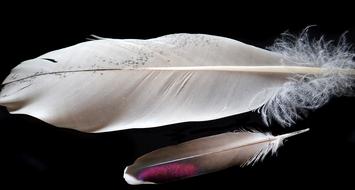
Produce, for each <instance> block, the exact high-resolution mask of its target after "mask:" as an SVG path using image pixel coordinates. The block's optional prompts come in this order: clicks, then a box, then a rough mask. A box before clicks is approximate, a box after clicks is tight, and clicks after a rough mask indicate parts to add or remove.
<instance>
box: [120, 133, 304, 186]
mask: <svg viewBox="0 0 355 190" xmlns="http://www.w3.org/2000/svg"><path fill="white" fill-rule="evenodd" d="M306 131H308V129H304V130H300V131H296V132H292V133H288V134H283V135H279V136H273V135H271V134H269V133H261V132H256V131H254V132H249V131H241V132H228V133H223V134H219V135H214V136H209V137H203V138H199V139H195V140H191V141H187V142H184V143H181V144H178V145H173V146H168V147H164V148H161V149H158V150H155V151H153V152H150V153H147V154H145V155H143V156H141V157H140V158H138V159H137V160H136V161H135V162H134V163H133V164H132V165H130V166H128V167H126V169H125V171H124V179H125V180H126V181H127V183H129V184H131V185H139V184H154V183H164V182H169V181H174V180H179V179H184V178H188V177H193V176H198V175H202V174H207V173H211V172H215V171H218V170H221V169H225V168H228V167H231V166H235V165H239V166H247V165H252V164H254V163H255V162H258V161H261V160H262V159H264V158H265V156H266V155H267V154H268V153H270V152H271V153H275V152H276V150H277V149H278V148H279V147H280V145H282V142H283V140H284V139H285V138H288V137H290V136H294V135H297V134H300V133H304V132H306Z"/></svg>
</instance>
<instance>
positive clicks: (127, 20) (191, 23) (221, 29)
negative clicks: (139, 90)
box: [0, 2, 355, 189]
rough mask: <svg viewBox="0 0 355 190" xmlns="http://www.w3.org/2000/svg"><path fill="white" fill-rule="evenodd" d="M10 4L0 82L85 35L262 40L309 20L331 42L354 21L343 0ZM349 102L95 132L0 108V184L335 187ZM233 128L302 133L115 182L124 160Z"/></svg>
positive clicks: (352, 31)
mask: <svg viewBox="0 0 355 190" xmlns="http://www.w3.org/2000/svg"><path fill="white" fill-rule="evenodd" d="M59 5H60V6H59ZM163 5H164V6H163ZM206 5H207V6H206ZM280 5H281V6H282V7H278V6H280ZM13 7H14V6H9V7H8V11H7V12H3V13H2V14H3V15H2V21H3V22H2V29H1V30H2V33H3V35H2V47H3V50H2V52H3V53H2V58H3V59H2V61H1V63H0V64H1V65H0V66H1V67H0V68H1V69H0V71H1V73H0V79H1V80H3V79H4V78H5V77H6V76H7V75H8V73H9V72H10V70H11V68H13V67H14V66H16V65H17V64H19V63H20V62H21V61H23V60H26V59H30V58H33V57H36V56H39V55H41V54H43V53H46V52H48V51H52V50H55V49H59V48H63V47H66V46H70V45H74V44H76V43H79V42H82V41H85V40H86V38H88V37H90V35H91V34H95V35H98V36H102V37H111V38H144V39H145V38H152V37H158V36H161V35H165V34H170V33H179V32H187V33H206V34H213V35H221V36H225V37H230V38H233V39H236V40H239V41H242V42H245V43H248V44H252V45H255V46H258V47H262V48H264V47H266V46H270V45H272V43H273V41H274V40H275V39H276V38H277V37H279V36H280V33H282V32H284V31H286V30H288V31H290V32H291V33H295V34H297V33H300V32H301V31H302V29H304V28H305V27H306V26H309V25H314V24H315V25H317V26H316V27H313V28H312V29H311V35H312V36H314V37H317V36H318V37H319V36H320V35H325V36H326V38H327V39H330V40H336V39H337V38H338V37H339V36H340V35H341V34H342V33H343V32H345V31H348V33H347V38H348V41H349V43H351V44H355V24H353V20H352V19H351V18H352V17H353V15H352V13H351V10H348V9H349V7H351V6H350V5H349V4H342V3H340V2H337V4H326V3H324V2H323V3H322V4H314V5H313V4H312V5H311V4H309V3H304V2H297V3H289V4H288V5H285V4H281V3H276V4H275V5H271V4H268V6H266V4H265V5H264V4H260V3H259V4H253V3H251V4H250V5H241V4H222V5H220V4H218V5H217V4H215V3H207V2H203V3H201V4H198V3H197V4H191V3H188V2H176V3H173V2H164V3H160V4H156V5H152V4H150V5H149V6H147V5H143V4H141V3H140V2H134V3H132V4H131V5H127V4H124V3H120V2H116V4H105V3H103V2H102V3H98V2H96V3H92V4H89V3H86V4H84V5H80V6H79V7H74V6H73V5H72V4H64V3H58V4H56V3H51V4H48V5H46V6H44V5H42V4H41V5H34V4H21V5H18V6H17V7H16V8H13ZM19 7H21V8H19ZM33 7H35V8H33ZM152 7H154V8H152ZM4 8H6V7H5V6H4ZM354 106H355V99H354V98H344V97H343V98H336V99H332V101H330V102H329V104H327V105H326V106H324V107H323V108H321V109H319V110H317V111H315V112H313V113H311V114H310V116H309V117H308V118H307V119H305V120H303V121H300V122H299V123H298V124H297V125H296V126H294V127H293V128H286V129H284V128H281V127H279V126H277V125H273V126H271V127H270V128H266V127H265V126H264V125H263V124H262V123H261V121H260V118H259V116H258V114H256V113H245V114H241V115H238V116H232V117H228V118H223V119H219V120H216V121H208V122H194V123H184V124H178V125H171V126H165V127H160V128H154V129H145V130H126V131H119V132H111V133H102V134H85V133H81V132H77V131H74V130H69V129H61V128H56V127H53V126H50V125H48V124H46V123H44V122H42V121H39V120H37V119H35V118H31V117H29V116H24V115H9V113H8V112H7V111H6V109H5V108H4V107H0V147H1V148H0V151H1V153H0V172H1V175H0V176H1V177H0V181H1V183H0V185H5V182H8V183H10V184H11V185H12V186H14V185H29V184H31V185H36V186H37V185H41V186H42V185H45V186H48V187H57V186H58V185H64V186H68V187H69V186H71V185H72V184H73V183H74V184H76V185H79V186H80V187H85V186H88V187H93V186H100V187H104V189H106V188H108V187H110V188H112V189H183V188H204V187H209V188H212V189H215V188H219V189H246V188H266V189H271V188H273V189H274V188H276V189H278V188H280V189H281V188H283V189H285V188H286V189H287V188H289V187H302V188H308V187H310V186H313V187H328V186H329V185H336V188H337V189H351V185H352V184H353V181H352V180H353V171H354V169H355V164H354V160H355V154H354V150H355V126H354V124H353V117H354V110H353V107H354ZM241 127H250V128H257V129H259V130H265V131H271V132H273V133H274V134H281V133H285V132H289V131H294V130H297V129H303V128H310V129H311V131H310V132H308V133H307V134H303V135H300V136H297V137H293V138H291V139H289V140H288V141H287V142H286V143H285V146H284V147H282V148H280V149H279V151H278V155H277V156H273V157H267V158H266V159H265V160H264V162H262V163H259V164H256V165H255V166H254V167H250V168H243V169H240V168H238V167H234V168H230V169H227V170H224V171H221V172H217V173H213V174H209V175H205V176H200V177H195V178H191V179H187V180H183V181H178V182H173V183H169V184H163V185H158V186H139V187H137V186H129V185H127V184H126V183H125V181H124V180H123V177H122V175H123V169H124V167H125V166H126V165H129V164H131V163H132V162H133V161H134V160H135V159H136V158H137V157H139V156H140V155H142V154H144V153H146V152H149V151H151V150H154V149H156V148H158V147H162V146H165V145H169V144H175V143H178V142H182V141H185V140H189V139H193V138H197V137H201V136H206V135H210V134H216V133H220V132H224V131H232V130H235V129H238V128H241ZM347 186H350V188H349V187H347Z"/></svg>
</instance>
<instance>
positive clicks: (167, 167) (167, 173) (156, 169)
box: [138, 163, 198, 183]
mask: <svg viewBox="0 0 355 190" xmlns="http://www.w3.org/2000/svg"><path fill="white" fill-rule="evenodd" d="M197 171H198V170H197V167H196V166H195V165H193V164H188V163H170V164H164V165H158V166H153V167H150V168H145V169H143V170H142V171H140V172H139V174H138V179H139V180H142V181H150V182H156V183H162V182H168V181H174V180H178V179H181V178H186V177H192V176H195V175H197V173H198V172H197Z"/></svg>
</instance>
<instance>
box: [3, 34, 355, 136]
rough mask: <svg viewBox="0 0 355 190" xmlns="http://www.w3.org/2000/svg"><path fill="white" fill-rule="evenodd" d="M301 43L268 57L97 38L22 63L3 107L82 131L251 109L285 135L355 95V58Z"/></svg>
mask: <svg viewBox="0 0 355 190" xmlns="http://www.w3.org/2000/svg"><path fill="white" fill-rule="evenodd" d="M297 43H300V42H297ZM300 44H301V45H296V47H295V48H293V47H289V46H291V45H289V44H287V45H288V46H287V45H286V46H285V48H284V49H282V48H279V49H277V51H268V50H264V49H260V48H257V47H253V46H250V45H247V44H244V43H241V42H238V41H236V40H232V39H228V38H224V37H218V36H212V35H203V34H173V35H167V36H162V37H158V38H154V39H148V40H136V39H107V38H98V39H97V40H93V41H88V42H84V43H80V44H77V45H74V46H71V47H67V48H64V49H60V50H56V51H52V52H49V53H46V54H44V55H42V56H39V57H37V58H35V59H31V60H28V61H24V62H22V63H21V64H20V65H18V66H17V67H15V68H14V69H12V71H11V73H10V75H9V76H8V77H7V78H6V79H5V81H4V82H3V83H2V85H3V88H2V90H1V92H0V105H3V106H6V107H7V109H8V110H9V111H10V112H11V113H14V114H28V115H31V116H33V117H36V118H39V119H41V120H43V121H45V122H47V123H50V124H52V125H55V126H58V127H65V128H72V129H76V130H79V131H84V132H106V131H114V130H123V129H130V128H149V127H157V126H164V125H169V124H174V123H181V122H188V121H207V120H213V119H218V118H223V117H227V116H231V115H236V114H240V113H244V112H248V111H253V110H259V111H261V114H262V116H263V118H264V120H265V122H267V123H270V121H272V119H274V120H276V121H277V122H279V123H280V124H282V125H283V126H288V125H290V124H292V123H293V122H294V121H295V120H297V119H299V118H300V117H301V116H303V115H305V112H306V111H304V110H306V109H308V108H309V109H315V108H317V107H320V106H321V105H323V104H324V103H326V102H327V101H328V100H329V98H330V97H332V96H333V95H344V94H347V93H348V92H349V89H351V88H353V87H354V85H353V83H350V81H353V79H354V75H355V71H354V70H353V67H354V64H353V60H352V57H353V54H351V53H346V52H347V51H345V50H343V49H341V48H338V49H337V48H335V49H334V48H333V49H334V50H332V48H328V49H325V50H323V49H322V48H323V46H324V45H323V44H322V43H320V45H317V48H318V46H319V49H316V50H314V52H308V51H307V48H311V49H312V47H313V46H312V45H310V46H312V47H308V46H307V44H306V45H304V46H305V47H298V46H302V45H303V44H302V43H300ZM281 45H282V47H284V46H283V45H284V44H281ZM302 48H304V49H305V50H303V49H302ZM299 49H301V50H299ZM312 50H313V49H312ZM294 51H295V52H294ZM321 52H323V53H321ZM324 52H328V53H324ZM314 54H316V55H315V56H314ZM318 54H319V55H318ZM328 54H329V55H328ZM322 56H323V57H322ZM332 57H333V58H334V59H332ZM329 61H330V62H331V63H332V64H330V65H329V64H328V65H327V64H326V63H329ZM334 68H335V69H334ZM309 95H311V97H309ZM318 96H320V97H321V98H314V97H318Z"/></svg>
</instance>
